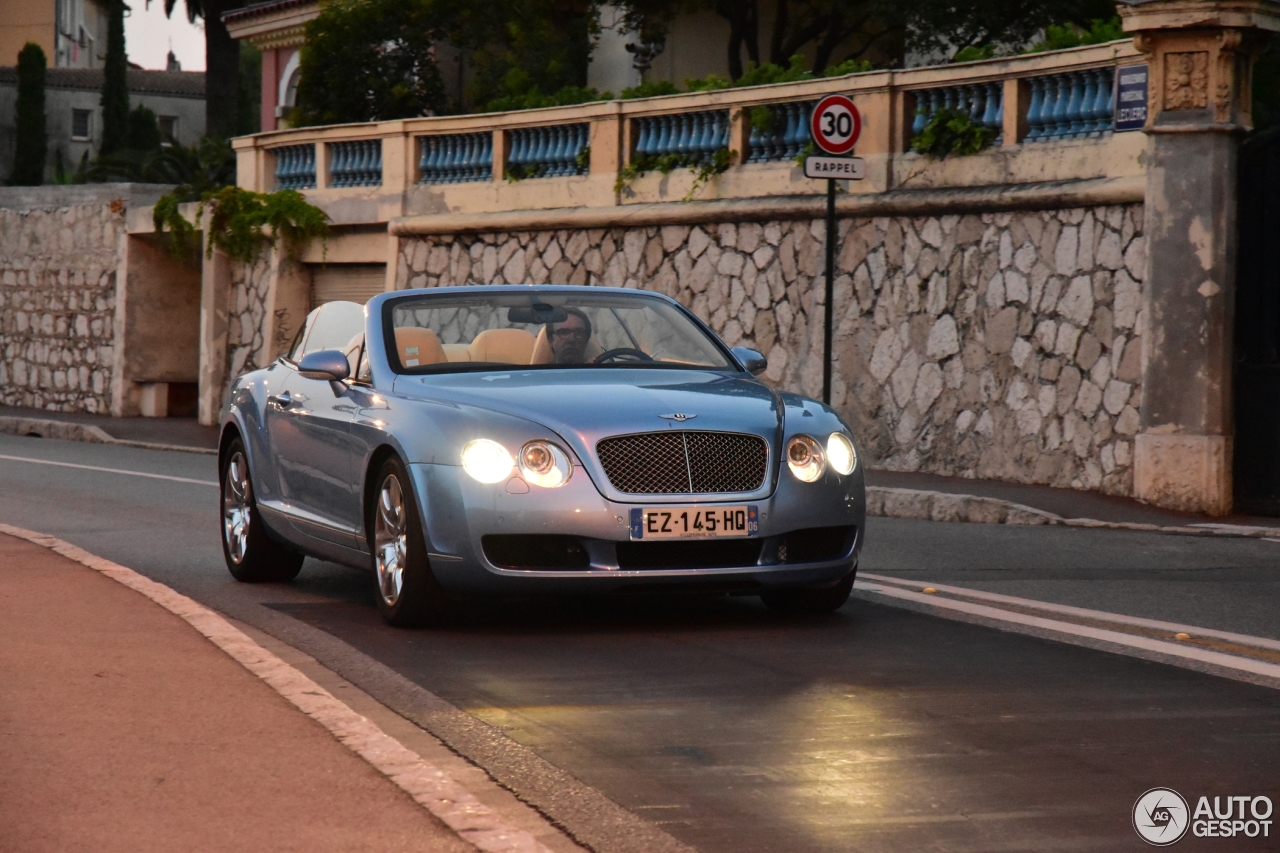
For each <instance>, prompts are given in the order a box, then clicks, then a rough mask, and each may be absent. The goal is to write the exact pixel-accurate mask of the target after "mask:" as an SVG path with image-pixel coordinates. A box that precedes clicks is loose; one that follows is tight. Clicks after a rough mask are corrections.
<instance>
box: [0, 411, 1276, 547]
mask: <svg viewBox="0 0 1280 853" xmlns="http://www.w3.org/2000/svg"><path fill="white" fill-rule="evenodd" d="M60 425H70V426H71V427H72V429H73V431H72V432H65V431H63V430H61V429H59V426H60ZM19 427H20V428H19ZM76 428H93V429H96V430H98V431H100V432H101V433H102V434H105V435H106V436H107V438H108V439H113V440H116V441H120V442H123V443H129V444H134V445H138V444H141V445H142V446H155V445H164V446H166V447H168V448H170V449H174V448H183V449H190V450H194V451H198V452H206V453H207V452H213V451H215V450H216V449H217V447H218V430H217V428H215V427H206V426H200V424H198V423H196V421H195V419H193V418H113V417H109V416H107V415H91V414H88V413H86V412H74V413H72V412H49V411H45V410H43V409H23V408H18V407H14V406H0V432H18V433H19V434H22V435H26V434H30V433H31V432H32V431H34V432H35V433H36V434H38V435H43V436H45V437H47V438H65V439H71V440H79V441H101V440H103V439H102V438H95V437H94V436H93V435H92V434H78V433H77V432H76V431H75V429H76ZM867 486H868V487H869V488H871V489H909V490H912V491H916V492H935V493H941V494H944V495H972V496H974V497H978V498H985V499H989V500H990V501H998V502H1002V503H1004V504H1008V505H1010V506H1013V505H1016V506H1019V507H1030V508H1032V509H1034V510H1039V511H1040V512H1042V513H1049V514H1051V515H1054V516H1059V517H1060V518H1063V519H1092V520H1095V521H1099V522H1105V523H1108V524H1141V525H1155V526H1157V527H1174V528H1187V527H1194V526H1197V525H1228V526H1232V527H1246V528H1247V527H1265V528H1272V527H1274V528H1276V529H1277V535H1280V518H1262V517H1257V516H1247V515H1233V516H1228V517H1225V518H1211V517H1210V516H1207V515H1197V514H1195V513H1189V512H1176V511H1174V510H1167V509H1160V508H1159V507H1153V506H1149V505H1147V504H1143V503H1139V502H1138V501H1136V500H1133V499H1131V498H1122V497H1115V496H1113V495H1103V494H1099V493H1097V492H1086V491H1079V490H1076V489H1056V488H1053V487H1051V486H1033V485H1025V484H1022V483H1004V482H999V481H995V480H970V479H966V478H963V477H943V476H940V475H937V474H919V473H910V472H904V471H882V470H876V469H868V470H867ZM886 514H893V512H892V510H890V511H889V512H887V513H886ZM908 517H917V516H916V515H910V516H908ZM925 517H928V514H927V513H926V515H925Z"/></svg>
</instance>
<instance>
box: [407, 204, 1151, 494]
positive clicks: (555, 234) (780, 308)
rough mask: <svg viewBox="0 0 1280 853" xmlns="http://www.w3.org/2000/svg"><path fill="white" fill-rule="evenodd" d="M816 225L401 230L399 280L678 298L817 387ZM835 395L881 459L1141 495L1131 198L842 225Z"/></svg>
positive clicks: (1139, 260)
mask: <svg viewBox="0 0 1280 853" xmlns="http://www.w3.org/2000/svg"><path fill="white" fill-rule="evenodd" d="M823 239H824V227H823V223H822V222H821V221H810V220H802V221H788V222H763V223H744V224H737V225H733V224H721V225H705V226H694V227H686V226H668V227H648V228H632V229H608V230H588V231H540V232H513V233H489V234H475V235H470V234H469V235H461V236H456V237H453V236H442V237H436V236H432V237H424V238H414V239H405V240H403V241H402V246H401V253H400V259H399V268H398V271H397V282H398V284H399V286H400V287H438V286H449V285H460V284H500V283H524V282H534V283H569V284H591V285H605V286H615V287H644V288H647V289H651V290H656V291H658V292H661V293H665V294H668V295H670V296H673V297H675V298H676V299H679V300H680V301H681V302H682V303H683V304H684V305H686V306H689V307H690V308H691V309H692V310H693V311H694V312H695V313H697V314H698V316H700V317H702V318H703V319H705V320H706V321H707V322H708V323H709V324H710V325H711V327H712V328H713V329H714V330H715V331H716V332H717V333H718V334H719V335H720V336H721V337H722V338H723V339H724V340H725V342H726V343H728V344H730V345H731V346H736V345H739V344H742V345H747V346H754V347H756V348H757V349H760V350H761V351H763V352H764V353H765V354H766V355H768V357H769V370H768V372H767V374H766V377H767V378H768V379H769V380H770V381H771V382H773V383H775V384H777V385H779V386H781V387H786V388H790V389H794V390H799V391H801V392H803V393H805V394H809V395H814V396H816V395H819V394H820V393H821V386H822V362H821V358H822V313H821V312H822V310H823V301H824V296H823V275H822V273H823V270H822V265H823ZM838 253H839V254H838V261H837V276H838V277H837V281H836V285H837V286H836V308H837V314H836V341H835V364H834V370H833V374H834V380H833V404H834V405H835V406H836V408H838V409H839V410H840V411H841V412H842V413H843V414H844V415H845V416H846V417H847V419H848V420H849V422H850V423H851V425H853V426H854V428H855V429H856V431H857V433H858V437H859V439H860V441H861V443H862V445H863V447H864V449H865V451H866V453H867V455H868V456H870V457H871V460H872V464H874V465H877V466H879V467H883V468H889V469H894V470H905V471H926V472H932V473H939V474H949V475H958V476H967V477H983V478H997V479H1004V480H1013V481H1018V482H1030V483H1044V484H1050V485H1055V486H1068V487H1074V488H1087V489H1094V490H1102V491H1105V492H1108V493H1113V494H1131V493H1132V491H1133V473H1132V460H1133V445H1132V440H1133V435H1134V434H1135V433H1136V432H1137V429H1138V409H1139V407H1140V406H1141V397H1142V389H1141V378H1142V364H1141V358H1142V343H1141V337H1140V335H1141V329H1142V323H1143V318H1142V316H1141V307H1142V278H1143V273H1144V270H1145V263H1146V258H1145V255H1146V239H1145V237H1144V235H1143V209H1142V205H1118V206H1107V207H1095V208H1088V209H1069V210H1057V211H1031V212H1017V213H1005V214H982V215H964V216H960V215H953V216H935V217H923V218H908V217H889V216H886V217H876V218H872V219H850V220H845V221H842V222H841V223H840V245H839V246H838Z"/></svg>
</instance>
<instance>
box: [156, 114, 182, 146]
mask: <svg viewBox="0 0 1280 853" xmlns="http://www.w3.org/2000/svg"><path fill="white" fill-rule="evenodd" d="M156 124H157V125H158V126H159V127H160V138H161V139H163V140H164V144H165V145H172V144H173V143H175V142H177V141H178V117H177V116H156Z"/></svg>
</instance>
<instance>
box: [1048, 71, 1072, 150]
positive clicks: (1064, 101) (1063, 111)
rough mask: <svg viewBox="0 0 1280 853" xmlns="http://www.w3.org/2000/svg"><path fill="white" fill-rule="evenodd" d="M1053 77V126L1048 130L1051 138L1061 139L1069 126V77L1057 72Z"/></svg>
mask: <svg viewBox="0 0 1280 853" xmlns="http://www.w3.org/2000/svg"><path fill="white" fill-rule="evenodd" d="M1052 79H1053V85H1054V96H1053V127H1052V129H1051V130H1050V132H1049V136H1050V138H1051V139H1061V138H1062V137H1063V136H1066V134H1067V130H1068V129H1069V128H1070V127H1071V119H1070V113H1069V112H1068V109H1069V108H1070V106H1071V79H1070V78H1069V77H1068V76H1067V75H1066V74H1059V75H1057V76H1056V77H1054V78H1052Z"/></svg>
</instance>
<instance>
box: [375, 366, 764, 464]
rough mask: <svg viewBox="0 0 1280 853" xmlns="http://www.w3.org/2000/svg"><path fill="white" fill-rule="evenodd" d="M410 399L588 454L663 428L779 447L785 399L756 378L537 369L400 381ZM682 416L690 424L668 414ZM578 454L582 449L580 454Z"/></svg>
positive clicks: (398, 384)
mask: <svg viewBox="0 0 1280 853" xmlns="http://www.w3.org/2000/svg"><path fill="white" fill-rule="evenodd" d="M395 390H396V393H397V394H399V395H403V396H406V397H417V398H420V399H429V400H436V401H439V402H450V403H455V404H460V405H471V406H482V407H484V408H487V409H493V410H494V411H498V412H502V413H504V414H508V415H515V416H517V417H521V418H525V419H527V420H531V421H534V422H536V423H539V424H542V425H543V426H545V427H547V428H548V429H551V430H554V431H555V432H557V433H559V434H560V435H562V436H564V437H565V439H566V440H572V438H571V437H575V436H576V437H578V438H580V439H581V440H582V442H583V449H584V450H585V449H586V447H588V446H590V445H594V444H595V442H596V441H598V440H599V439H601V438H604V437H606V436H610V435H621V434H626V433H634V432H652V431H657V430H664V429H694V430H727V431H733V432H749V433H753V434H756V435H760V436H763V437H765V438H767V439H769V440H770V442H771V443H772V442H774V440H775V439H776V437H777V436H778V434H779V431H780V428H781V426H782V415H783V405H782V400H781V398H780V397H779V396H778V395H777V394H776V393H775V392H774V391H773V390H771V389H770V388H769V387H768V386H766V385H763V384H762V383H760V382H757V381H755V380H753V379H747V378H743V377H740V376H735V375H726V374H724V373H717V372H713V371H701V370H654V369H641V370H628V369H625V368H610V369H606V370H530V371H512V372H509V373H492V372H486V373H456V374H443V375H441V374H437V375H434V376H401V377H399V378H397V380H396V385H395ZM676 414H682V415H685V416H686V419H685V420H683V421H678V420H675V419H672V418H664V417H662V416H663V415H676ZM575 449H576V448H575Z"/></svg>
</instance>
